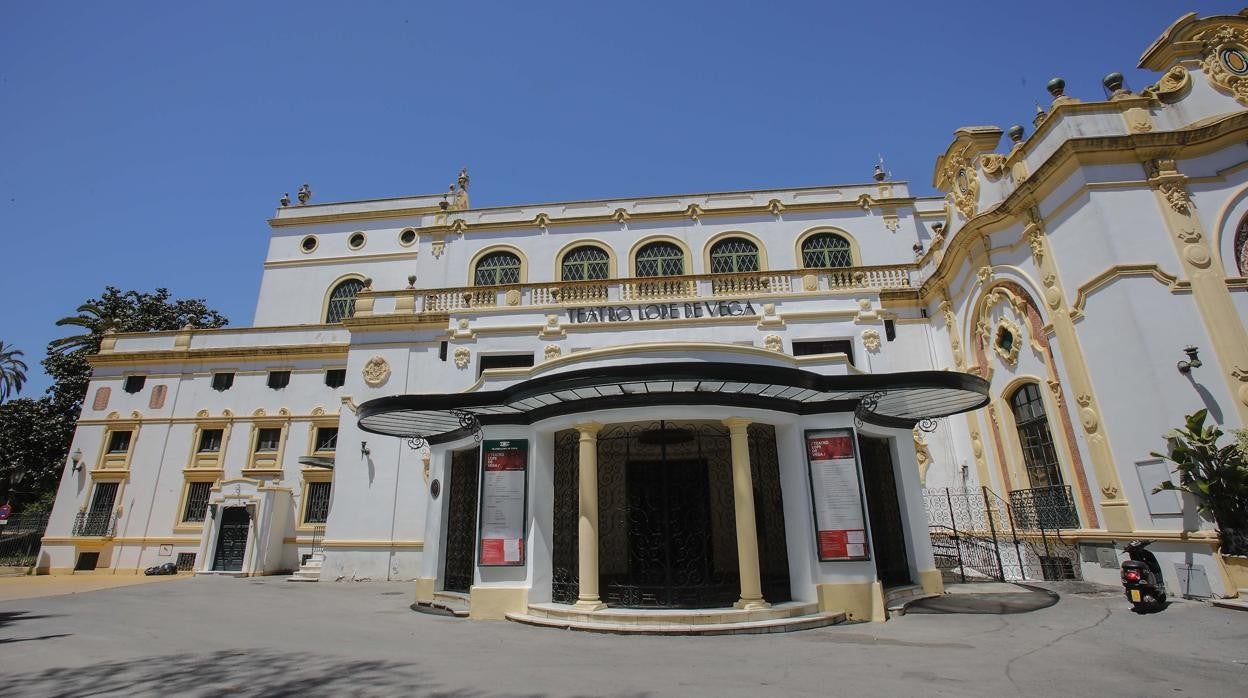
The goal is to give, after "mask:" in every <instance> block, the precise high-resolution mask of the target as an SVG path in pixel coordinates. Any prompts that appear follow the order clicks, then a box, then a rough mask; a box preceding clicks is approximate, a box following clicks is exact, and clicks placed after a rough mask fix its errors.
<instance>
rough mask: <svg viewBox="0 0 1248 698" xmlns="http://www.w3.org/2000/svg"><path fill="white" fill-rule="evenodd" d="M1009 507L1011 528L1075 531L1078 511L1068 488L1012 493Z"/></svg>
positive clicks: (1066, 486) (1046, 488)
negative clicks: (1012, 512) (1072, 529)
mask: <svg viewBox="0 0 1248 698" xmlns="http://www.w3.org/2000/svg"><path fill="white" fill-rule="evenodd" d="M1010 507H1011V508H1012V509H1013V510H1014V523H1015V525H1016V526H1018V528H1019V529H1022V530H1025V531H1035V530H1050V531H1051V530H1054V529H1059V528H1079V511H1078V510H1077V509H1075V500H1074V498H1073V497H1072V496H1071V494H1070V485H1054V486H1052V487H1033V488H1031V489H1028V490H1013V491H1012V492H1010Z"/></svg>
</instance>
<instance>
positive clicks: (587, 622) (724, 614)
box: [507, 601, 846, 635]
mask: <svg viewBox="0 0 1248 698" xmlns="http://www.w3.org/2000/svg"><path fill="white" fill-rule="evenodd" d="M845 619H846V616H845V613H843V612H836V613H828V612H821V611H820V610H819V604H817V603H804V602H797V601H794V602H788V603H779V604H776V605H774V606H772V607H770V608H764V609H757V610H749V611H747V610H742V609H738V608H708V609H644V608H605V609H603V610H600V611H585V610H581V609H578V608H576V607H575V606H571V605H568V604H559V603H535V604H529V608H528V611H527V612H526V613H508V614H507V620H510V621H515V622H517V623H524V624H525V625H535V626H539V627H544V628H560V629H563V630H582V631H587V632H597V633H614V634H617V635H747V634H761V633H786V632H791V631H794V630H809V629H811V628H823V627H826V626H829V625H837V624H839V623H844V622H845Z"/></svg>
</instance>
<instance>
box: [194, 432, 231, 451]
mask: <svg viewBox="0 0 1248 698" xmlns="http://www.w3.org/2000/svg"><path fill="white" fill-rule="evenodd" d="M224 435H225V430H224V429H200V430H199V449H198V450H199V452H200V453H216V452H218V451H220V450H221V439H222V438H223V437H224Z"/></svg>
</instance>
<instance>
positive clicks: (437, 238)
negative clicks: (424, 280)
mask: <svg viewBox="0 0 1248 698" xmlns="http://www.w3.org/2000/svg"><path fill="white" fill-rule="evenodd" d="M430 251H431V252H432V253H433V258H434V259H440V258H441V257H442V253H443V252H445V251H446V238H445V237H442V236H441V235H434V236H433V241H432V248H431V249H430Z"/></svg>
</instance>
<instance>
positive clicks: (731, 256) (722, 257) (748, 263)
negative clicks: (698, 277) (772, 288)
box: [711, 238, 758, 274]
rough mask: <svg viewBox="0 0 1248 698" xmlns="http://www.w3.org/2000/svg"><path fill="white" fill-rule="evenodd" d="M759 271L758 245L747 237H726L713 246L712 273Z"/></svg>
mask: <svg viewBox="0 0 1248 698" xmlns="http://www.w3.org/2000/svg"><path fill="white" fill-rule="evenodd" d="M746 271H758V246H757V245H755V244H754V243H752V242H750V241H749V240H746V239H745V238H726V239H724V240H720V241H719V242H717V243H715V244H714V245H713V246H712V247H711V273H712V274H731V273H736V272H746Z"/></svg>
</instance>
